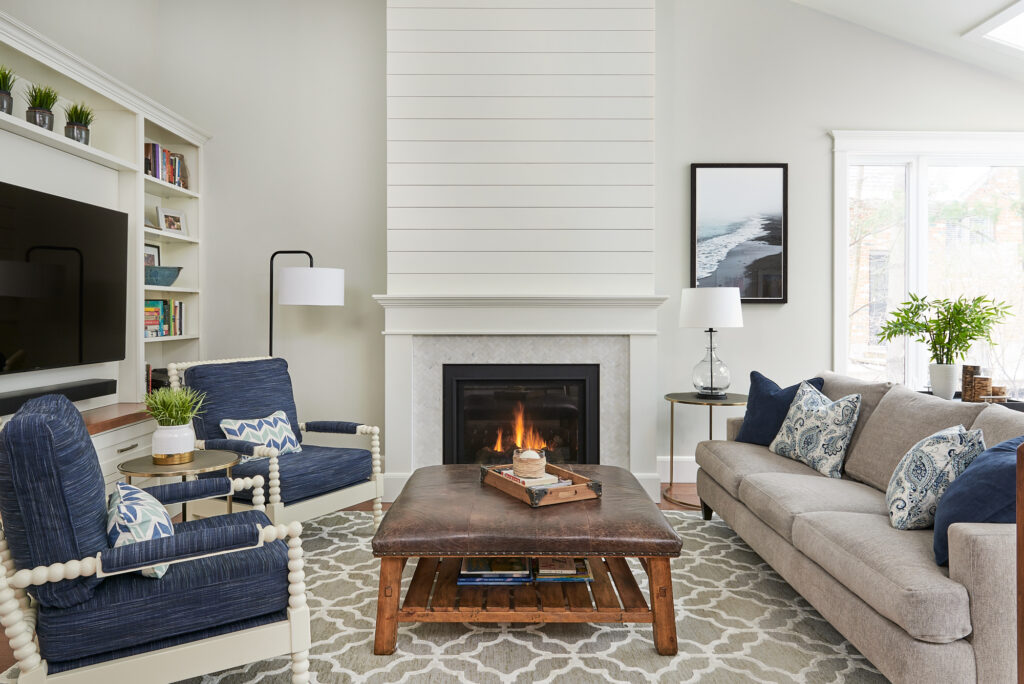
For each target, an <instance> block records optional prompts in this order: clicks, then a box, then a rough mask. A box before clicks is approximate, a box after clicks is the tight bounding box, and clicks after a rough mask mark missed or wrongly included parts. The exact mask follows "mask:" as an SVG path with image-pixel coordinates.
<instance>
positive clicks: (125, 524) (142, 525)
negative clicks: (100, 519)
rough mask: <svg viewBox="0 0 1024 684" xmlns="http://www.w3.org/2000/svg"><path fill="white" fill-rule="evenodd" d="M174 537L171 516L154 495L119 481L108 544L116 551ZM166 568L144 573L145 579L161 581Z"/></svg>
mask: <svg viewBox="0 0 1024 684" xmlns="http://www.w3.org/2000/svg"><path fill="white" fill-rule="evenodd" d="M173 535H174V525H173V524H172V523H171V516H170V515H168V514H167V509H166V508H164V505H163V504H162V503H160V502H159V501H157V500H156V499H155V498H153V495H152V494H149V493H147V492H144V491H142V490H141V489H139V488H138V487H133V486H132V485H130V484H125V483H124V482H118V483H117V485H116V486H115V487H114V491H113V492H112V493H111V495H110V502H109V503H108V504H107V541H108V542H109V543H110V546H111V547H112V548H114V547H118V546H124V545H125V544H134V543H136V542H140V541H147V540H150V539H159V538H160V537H170V536H173ZM165 572H167V566H166V565H157V566H155V567H152V568H146V569H145V570H143V571H142V575H143V576H144V577H154V578H156V579H160V578H161V577H163V576H164V573H165Z"/></svg>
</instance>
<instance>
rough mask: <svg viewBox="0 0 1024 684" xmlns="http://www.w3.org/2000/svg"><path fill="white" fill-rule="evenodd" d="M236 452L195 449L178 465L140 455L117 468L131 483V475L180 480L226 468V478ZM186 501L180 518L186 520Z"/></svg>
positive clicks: (236, 455)
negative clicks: (184, 461)
mask: <svg viewBox="0 0 1024 684" xmlns="http://www.w3.org/2000/svg"><path fill="white" fill-rule="evenodd" d="M238 461H239V458H238V454H236V453H235V452H233V451H221V450H219V449H209V450H202V451H201V450H196V453H195V458H193V459H192V460H191V461H189V462H188V463H181V464H178V465H157V464H155V463H153V457H152V456H140V457H139V458H133V459H132V460H130V461H125V462H124V463H118V464H117V469H118V470H119V471H120V472H121V474H122V475H124V481H125V482H126V483H128V484H131V483H132V478H133V477H179V476H180V477H181V481H182V482H184V481H185V480H187V479H189V478H190V477H195V476H196V475H198V474H199V473H212V472H214V471H215V470H226V471H227V476H228V478H230V477H231V469H232V468H233V467H235V466H236V465H238ZM186 506H187V504H186V502H184V501H182V502H181V520H182V522H184V521H186V520H188V511H187V509H186ZM230 512H231V492H228V513H230Z"/></svg>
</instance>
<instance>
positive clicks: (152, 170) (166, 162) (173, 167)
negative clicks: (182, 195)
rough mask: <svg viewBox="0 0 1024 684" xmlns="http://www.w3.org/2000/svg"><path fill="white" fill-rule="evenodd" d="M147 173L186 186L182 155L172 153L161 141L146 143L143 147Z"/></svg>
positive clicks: (172, 183)
mask: <svg viewBox="0 0 1024 684" xmlns="http://www.w3.org/2000/svg"><path fill="white" fill-rule="evenodd" d="M143 150H144V151H143V156H144V158H145V166H146V174H148V175H150V176H152V177H153V178H156V179H157V180H162V181H164V182H165V183H170V184H171V185H177V186H178V187H185V183H184V182H183V180H184V177H185V172H184V169H182V164H181V156H180V155H176V154H174V153H172V152H171V151H170V150H168V149H167V148H166V147H162V146H161V145H160V144H159V143H146V144H145V146H144V148H143Z"/></svg>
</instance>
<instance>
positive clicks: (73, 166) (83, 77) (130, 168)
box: [0, 12, 209, 402]
mask: <svg viewBox="0 0 1024 684" xmlns="http://www.w3.org/2000/svg"><path fill="white" fill-rule="evenodd" d="M0 64H4V65H6V66H8V67H9V68H11V69H12V70H13V71H14V72H15V75H16V76H17V78H18V81H17V82H16V83H15V87H14V92H13V93H12V95H13V99H14V111H13V113H12V114H10V115H7V114H3V113H0V155H3V160H4V163H3V164H2V165H0V180H2V181H5V182H9V183H14V184H20V185H28V186H33V187H35V189H40V190H43V191H45V192H51V193H53V194H61V195H66V196H71V197H72V198H73V199H77V200H79V201H85V202H90V203H93V204H99V205H101V206H106V207H109V208H112V209H117V210H119V211H123V212H125V213H126V214H127V215H128V297H127V311H126V320H127V326H126V328H127V331H126V338H125V359H124V361H122V362H120V363H111V364H99V365H100V366H102V367H99V368H97V367H92V366H86V367H76V368H70V369H62V370H56V371H41V372H40V375H39V377H38V378H37V380H38V382H37V383H36V384H38V385H44V384H54V383H57V382H63V381H73V380H77V379H81V378H85V377H113V376H114V375H116V377H117V380H118V394H117V396H116V397H115V398H113V400H116V401H121V402H137V401H140V400H141V398H142V394H143V388H144V383H145V378H146V375H145V369H146V365H147V364H149V365H151V366H152V367H154V368H162V367H166V366H167V364H168V363H170V362H173V361H187V360H194V359H201V358H202V339H203V337H202V330H201V321H202V317H201V305H202V295H201V288H202V273H201V267H202V254H201V245H202V235H203V231H204V229H205V226H204V225H203V204H202V202H203V199H202V180H203V169H202V155H203V145H204V144H205V143H206V141H207V140H208V139H209V135H208V134H207V133H205V132H204V131H202V130H201V129H199V128H198V127H196V126H195V125H194V124H192V123H190V122H189V121H187V120H185V119H183V118H182V117H180V116H178V115H177V114H175V113H174V112H172V111H171V110H169V109H168V108H166V107H164V106H163V105H161V104H158V103H157V102H154V101H153V100H151V99H150V98H148V97H146V96H145V95H142V94H141V93H139V92H137V91H135V90H133V89H131V88H129V87H128V86H126V85H124V84H123V83H120V82H119V81H117V80H116V79H114V78H112V77H111V76H109V75H108V74H106V73H104V72H102V71H100V70H99V69H97V68H96V67H94V66H92V65H91V64H88V63H87V62H84V61H83V60H81V59H79V58H77V57H76V56H74V55H72V54H71V53H69V52H68V51H67V50H65V49H64V48H62V47H60V46H59V45H56V44H55V43H53V42H52V41H49V40H48V39H46V38H44V37H43V36H41V35H39V34H38V33H36V32H35V31H33V30H32V29H31V28H29V27H27V26H25V25H24V24H22V23H20V22H19V21H17V20H16V19H14V18H13V17H11V16H9V15H7V14H5V13H3V12H0ZM31 84H41V85H48V86H52V87H54V88H55V89H56V90H57V91H58V93H59V94H60V100H59V102H58V104H57V106H56V107H54V119H55V121H54V127H53V128H54V130H53V131H48V130H46V129H43V128H39V127H38V126H35V125H33V124H30V123H28V122H27V121H25V107H26V105H25V101H24V99H23V97H22V93H23V92H24V89H25V88H26V87H28V86H29V85H31ZM72 102H85V103H86V104H87V105H89V106H90V107H92V108H93V110H94V111H95V115H96V119H95V121H94V122H93V124H92V126H91V127H90V132H91V138H92V139H91V141H90V145H88V146H86V145H82V144H80V143H78V142H75V141H73V140H71V139H69V138H66V137H64V123H65V122H64V106H65V105H67V104H70V103H72ZM11 136H13V137H11ZM146 143H157V144H159V145H160V146H161V147H162V148H164V149H167V150H170V151H172V152H175V153H178V154H181V155H182V157H183V159H184V162H185V166H186V168H187V170H188V187H187V188H186V187H181V186H179V185H174V184H171V183H168V182H166V181H163V180H160V179H158V178H155V177H153V176H151V175H148V174H147V173H146V159H145V145H146ZM12 152H13V153H14V154H16V158H11V156H10V154H11V153H12ZM65 159H66V160H68V161H63V160H65ZM79 160H83V161H84V162H88V164H83V163H82V161H79ZM93 188H100V189H101V190H102V191H101V192H94V191H93V190H92V189H93ZM158 207H163V208H167V209H172V210H174V211H177V212H180V213H182V214H183V215H184V216H185V219H186V221H185V230H184V231H183V232H180V233H179V232H173V231H166V230H160V229H159V227H158V226H159V222H158V217H157V208H158ZM146 244H152V245H156V246H159V248H160V258H161V265H164V266H180V267H181V273H180V274H179V276H178V278H177V280H175V281H174V283H173V284H172V285H171V286H169V287H158V286H150V285H146V284H145V278H144V272H145V269H144V263H143V255H144V247H145V245H146ZM147 299H149V300H160V299H166V300H179V301H181V302H183V304H184V316H183V333H182V334H180V335H168V336H164V337H146V336H145V331H144V321H145V319H144V307H145V302H146V300H147ZM20 375H21V376H22V377H21V378H18V379H17V382H18V383H20V384H21V385H22V386H30V385H31V383H32V382H33V378H32V377H28V376H32V375H33V374H20ZM10 382H14V381H13V380H11V381H10ZM26 383H28V384H26ZM3 388H4V389H6V387H3ZM12 388H13V387H12ZM14 389H19V388H14ZM109 401H110V400H108V402H109Z"/></svg>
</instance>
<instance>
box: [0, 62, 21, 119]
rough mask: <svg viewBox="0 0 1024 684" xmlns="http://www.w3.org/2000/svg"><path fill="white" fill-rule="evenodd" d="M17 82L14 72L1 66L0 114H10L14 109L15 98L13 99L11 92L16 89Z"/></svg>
mask: <svg viewBox="0 0 1024 684" xmlns="http://www.w3.org/2000/svg"><path fill="white" fill-rule="evenodd" d="M17 80H18V79H17V77H16V76H15V75H14V72H13V71H11V70H10V69H9V68H7V67H6V66H5V65H3V64H0V112H3V113H4V114H10V113H11V111H12V110H13V109H14V98H13V97H11V90H12V89H13V88H14V82H15V81H17Z"/></svg>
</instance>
